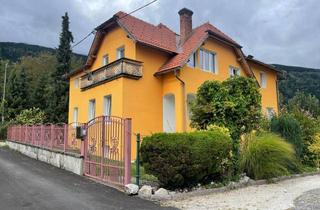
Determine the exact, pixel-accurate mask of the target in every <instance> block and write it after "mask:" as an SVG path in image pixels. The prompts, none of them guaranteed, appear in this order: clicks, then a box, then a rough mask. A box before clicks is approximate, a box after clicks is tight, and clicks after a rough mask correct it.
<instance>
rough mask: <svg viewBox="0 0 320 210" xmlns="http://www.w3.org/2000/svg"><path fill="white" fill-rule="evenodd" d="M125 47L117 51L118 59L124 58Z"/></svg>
mask: <svg viewBox="0 0 320 210" xmlns="http://www.w3.org/2000/svg"><path fill="white" fill-rule="evenodd" d="M124 51H125V50H124V46H122V47H119V48H118V49H117V59H120V58H124Z"/></svg>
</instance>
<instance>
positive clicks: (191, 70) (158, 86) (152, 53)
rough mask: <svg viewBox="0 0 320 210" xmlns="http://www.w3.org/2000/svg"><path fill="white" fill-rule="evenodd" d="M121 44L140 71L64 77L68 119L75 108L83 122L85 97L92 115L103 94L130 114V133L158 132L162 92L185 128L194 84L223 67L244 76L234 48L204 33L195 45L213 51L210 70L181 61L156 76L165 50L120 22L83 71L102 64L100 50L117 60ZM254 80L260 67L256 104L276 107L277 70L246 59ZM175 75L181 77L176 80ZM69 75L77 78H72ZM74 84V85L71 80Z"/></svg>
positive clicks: (225, 73) (221, 76)
mask: <svg viewBox="0 0 320 210" xmlns="http://www.w3.org/2000/svg"><path fill="white" fill-rule="evenodd" d="M120 47H123V48H124V49H125V53H124V56H125V57H126V58H130V59H132V60H137V61H141V62H142V77H141V78H139V79H130V78H125V77H119V78H116V79H113V80H111V81H108V82H105V83H103V84H100V85H97V86H95V87H92V88H88V89H85V90H81V88H80V85H79V84H78V83H79V81H80V80H79V78H80V77H81V76H83V75H84V74H86V73H84V72H79V73H78V74H75V75H72V76H71V77H70V97H69V118H68V120H69V123H71V122H73V121H74V119H75V116H74V114H75V113H74V109H75V108H77V110H78V111H77V119H76V120H77V121H78V122H87V121H88V118H89V113H88V112H89V101H90V100H92V99H94V100H95V116H100V115H103V100H104V96H108V95H110V96H111V98H112V100H111V115H113V116H120V117H128V118H131V119H132V131H133V133H132V138H135V136H134V134H135V133H141V135H142V136H146V135H150V134H152V133H156V132H163V130H164V128H163V103H164V101H163V100H164V96H166V95H168V94H171V95H173V96H174V100H175V105H174V110H175V131H177V132H181V131H188V130H190V126H189V119H188V103H187V98H188V95H191V94H195V93H196V91H197V88H198V87H199V86H200V85H201V84H202V83H203V82H204V81H206V80H219V81H223V80H226V79H227V78H229V77H230V72H229V67H230V66H233V67H236V68H238V69H240V75H241V76H247V75H246V73H245V71H244V70H243V68H242V66H241V64H240V63H239V61H238V59H237V56H236V55H235V52H234V50H233V49H232V47H230V46H229V45H226V44H224V43H222V42H219V41H218V40H215V39H213V38H208V39H207V40H205V42H204V43H203V44H202V45H201V46H200V47H199V49H198V50H197V51H199V50H200V48H201V49H206V50H208V51H210V52H213V53H215V55H216V71H215V73H211V72H207V71H204V70H202V69H201V68H200V67H199V65H196V67H189V66H188V65H187V64H185V65H184V66H183V67H182V68H181V69H179V70H178V71H175V72H170V73H167V74H164V75H161V76H154V73H156V71H157V70H158V69H159V68H160V67H161V66H162V65H163V64H164V63H165V62H166V61H167V60H168V59H169V58H170V56H171V55H170V54H168V53H167V52H165V51H161V50H159V49H156V48H153V47H150V46H147V45H144V44H141V43H139V42H136V41H134V40H133V39H131V38H130V37H129V36H128V34H127V32H126V31H125V30H124V29H122V28H121V27H119V26H118V27H115V28H113V29H112V30H111V31H109V32H108V33H107V34H106V35H105V36H104V38H103V40H102V42H101V45H100V46H99V50H98V53H97V55H96V59H95V61H94V62H93V64H92V66H91V67H90V68H89V70H88V71H93V70H95V69H98V68H99V67H101V66H103V65H104V64H103V56H105V55H108V60H109V63H110V62H112V61H115V60H117V56H116V51H117V49H119V48H120ZM196 54H197V57H196V59H197V61H196V63H197V64H199V53H196ZM248 63H249V65H250V67H251V69H252V71H253V73H254V75H255V77H256V78H257V80H258V82H259V83H260V81H259V78H260V73H264V75H265V78H266V87H265V88H260V92H261V95H262V109H263V112H264V113H265V112H266V110H267V109H272V110H273V111H274V112H275V113H277V112H278V98H277V73H276V71H274V70H271V69H269V68H267V67H264V66H262V65H259V64H256V63H252V62H248ZM177 77H178V78H180V79H181V80H182V81H183V82H184V85H182V83H181V81H180V80H178V78H177ZM75 80H77V81H78V82H77V83H76V82H75ZM76 84H77V85H76ZM132 142H133V145H132V148H133V150H132V157H135V155H136V153H135V144H134V142H135V141H132Z"/></svg>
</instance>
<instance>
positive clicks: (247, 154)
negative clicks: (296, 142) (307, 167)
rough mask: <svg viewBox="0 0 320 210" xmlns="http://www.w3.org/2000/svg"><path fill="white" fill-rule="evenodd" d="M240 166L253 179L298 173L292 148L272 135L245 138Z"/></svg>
mask: <svg viewBox="0 0 320 210" xmlns="http://www.w3.org/2000/svg"><path fill="white" fill-rule="evenodd" d="M245 141H246V143H245V144H244V147H243V148H242V152H241V159H240V166H241V169H242V170H243V171H244V172H245V173H247V175H248V176H249V177H251V178H253V179H270V178H273V177H277V176H283V175H288V174H291V173H296V172H299V171H300V168H299V163H298V161H297V159H296V154H295V151H294V148H293V146H292V145H291V144H289V143H287V142H285V141H284V140H283V139H282V138H281V137H279V136H277V135H275V134H272V133H259V134H257V135H255V134H251V135H250V136H246V138H245Z"/></svg>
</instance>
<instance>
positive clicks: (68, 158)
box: [7, 140, 83, 175]
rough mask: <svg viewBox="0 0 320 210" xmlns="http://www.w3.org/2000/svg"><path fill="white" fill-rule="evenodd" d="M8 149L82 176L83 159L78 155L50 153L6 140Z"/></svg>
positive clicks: (46, 150) (58, 152) (59, 152)
mask: <svg viewBox="0 0 320 210" xmlns="http://www.w3.org/2000/svg"><path fill="white" fill-rule="evenodd" d="M7 145H8V146H9V148H10V149H13V150H16V151H18V152H21V153H22V154H24V155H26V156H28V157H31V158H34V159H37V160H40V161H43V162H46V163H48V164H50V165H53V166H55V167H58V168H61V169H64V170H67V171H71V172H73V173H75V174H78V175H83V158H82V157H81V156H80V155H78V154H71V153H64V152H62V151H51V150H48V149H44V148H39V147H36V146H31V145H27V144H22V143H17V142H13V141H9V140H7Z"/></svg>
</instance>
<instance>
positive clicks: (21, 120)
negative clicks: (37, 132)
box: [15, 108, 45, 125]
mask: <svg viewBox="0 0 320 210" xmlns="http://www.w3.org/2000/svg"><path fill="white" fill-rule="evenodd" d="M44 121H45V113H44V112H43V111H41V110H40V109H39V108H30V109H24V110H22V111H21V112H20V114H19V115H17V117H16V119H15V123H16V124H21V125H34V124H40V123H43V122H44Z"/></svg>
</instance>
